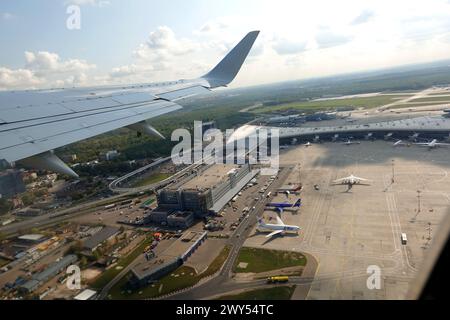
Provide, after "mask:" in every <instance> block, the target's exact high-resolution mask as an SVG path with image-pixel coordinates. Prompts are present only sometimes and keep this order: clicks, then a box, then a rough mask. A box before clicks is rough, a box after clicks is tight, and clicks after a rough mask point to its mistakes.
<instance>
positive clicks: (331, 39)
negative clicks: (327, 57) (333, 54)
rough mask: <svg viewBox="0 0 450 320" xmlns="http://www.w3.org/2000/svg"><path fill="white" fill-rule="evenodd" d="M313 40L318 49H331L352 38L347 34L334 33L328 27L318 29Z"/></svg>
mask: <svg viewBox="0 0 450 320" xmlns="http://www.w3.org/2000/svg"><path fill="white" fill-rule="evenodd" d="M315 40H316V43H317V45H318V46H319V48H332V47H336V46H340V45H343V44H346V43H348V42H350V41H352V40H353V37H352V36H350V35H347V34H340V33H337V32H334V31H333V30H332V29H331V28H329V27H322V28H319V31H318V32H317V33H316V37H315Z"/></svg>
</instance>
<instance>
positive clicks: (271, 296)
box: [217, 286, 295, 301]
mask: <svg viewBox="0 0 450 320" xmlns="http://www.w3.org/2000/svg"><path fill="white" fill-rule="evenodd" d="M294 291H295V286H291V287H274V288H268V289H258V290H252V291H247V292H243V293H240V294H236V295H229V296H223V297H220V298H219V299H217V300H246V301H250V300H259V301H264V300H290V299H291V297H292V294H293V293H294Z"/></svg>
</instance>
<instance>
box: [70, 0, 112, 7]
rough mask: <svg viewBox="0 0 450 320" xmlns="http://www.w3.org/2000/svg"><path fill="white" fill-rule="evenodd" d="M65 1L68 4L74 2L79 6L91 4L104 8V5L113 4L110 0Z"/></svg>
mask: <svg viewBox="0 0 450 320" xmlns="http://www.w3.org/2000/svg"><path fill="white" fill-rule="evenodd" d="M65 3H66V5H70V4H74V5H77V6H85V5H89V6H93V7H99V8H103V7H106V6H109V5H110V4H111V2H110V1H108V0H67V1H66V2H65Z"/></svg>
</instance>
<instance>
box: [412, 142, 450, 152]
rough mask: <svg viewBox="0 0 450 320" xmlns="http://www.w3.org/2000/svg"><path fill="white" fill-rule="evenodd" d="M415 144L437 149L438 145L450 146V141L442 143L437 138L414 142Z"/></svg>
mask: <svg viewBox="0 0 450 320" xmlns="http://www.w3.org/2000/svg"><path fill="white" fill-rule="evenodd" d="M414 145H415V146H419V147H426V148H428V149H430V150H431V149H436V148H438V147H450V143H442V142H438V141H437V140H436V139H434V140H433V141H431V142H423V143H414Z"/></svg>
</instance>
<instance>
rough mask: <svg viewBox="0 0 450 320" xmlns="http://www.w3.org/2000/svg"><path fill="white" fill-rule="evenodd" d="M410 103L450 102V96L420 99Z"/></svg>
mask: <svg viewBox="0 0 450 320" xmlns="http://www.w3.org/2000/svg"><path fill="white" fill-rule="evenodd" d="M410 102H450V96H448V97H439V96H438V97H433V98H420V99H414V100H411V101H410Z"/></svg>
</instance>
